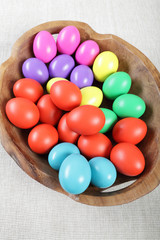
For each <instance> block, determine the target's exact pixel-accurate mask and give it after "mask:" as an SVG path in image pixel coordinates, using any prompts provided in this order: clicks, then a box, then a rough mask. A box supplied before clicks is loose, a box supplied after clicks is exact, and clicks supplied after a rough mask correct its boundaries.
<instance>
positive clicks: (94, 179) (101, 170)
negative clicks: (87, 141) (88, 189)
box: [89, 157, 117, 188]
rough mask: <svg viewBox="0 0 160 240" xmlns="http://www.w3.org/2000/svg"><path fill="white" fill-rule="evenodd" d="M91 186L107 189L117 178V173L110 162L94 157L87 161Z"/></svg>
mask: <svg viewBox="0 0 160 240" xmlns="http://www.w3.org/2000/svg"><path fill="white" fill-rule="evenodd" d="M89 165H90V167H91V184H92V185H94V186H96V187H98V188H108V187H110V186H112V185H113V183H114V182H115V180H116V178H117V171H116V168H115V166H114V165H113V163H112V162H111V161H109V160H108V159H107V158H104V157H95V158H92V159H91V160H90V161H89Z"/></svg>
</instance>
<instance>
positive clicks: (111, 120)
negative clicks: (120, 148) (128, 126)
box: [99, 108, 118, 133]
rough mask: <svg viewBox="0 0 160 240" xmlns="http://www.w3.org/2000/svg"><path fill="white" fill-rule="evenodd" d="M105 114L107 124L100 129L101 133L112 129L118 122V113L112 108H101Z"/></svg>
mask: <svg viewBox="0 0 160 240" xmlns="http://www.w3.org/2000/svg"><path fill="white" fill-rule="evenodd" d="M100 109H101V110H102V112H103V113H104V115H105V124H104V126H103V128H102V129H101V130H100V131H99V132H100V133H106V132H108V131H109V130H111V129H112V127H113V126H114V125H115V123H116V122H117V120H118V118H117V115H116V114H115V113H114V112H113V111H112V110H110V109H107V108H100Z"/></svg>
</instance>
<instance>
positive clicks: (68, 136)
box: [57, 113, 79, 143]
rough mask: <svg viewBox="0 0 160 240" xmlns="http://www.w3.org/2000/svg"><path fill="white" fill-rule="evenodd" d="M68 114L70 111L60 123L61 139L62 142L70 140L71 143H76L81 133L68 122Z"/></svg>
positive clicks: (59, 134)
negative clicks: (73, 129)
mask: <svg viewBox="0 0 160 240" xmlns="http://www.w3.org/2000/svg"><path fill="white" fill-rule="evenodd" d="M67 116H68V113H65V114H64V115H63V116H62V117H61V119H60V121H59V123H58V128H57V130H58V136H59V140H60V141H62V142H69V143H76V142H77V140H78V137H79V134H78V133H76V132H74V131H72V130H71V129H70V128H69V127H68V125H67V122H66V118H67Z"/></svg>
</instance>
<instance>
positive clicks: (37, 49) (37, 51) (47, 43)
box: [33, 31, 57, 63]
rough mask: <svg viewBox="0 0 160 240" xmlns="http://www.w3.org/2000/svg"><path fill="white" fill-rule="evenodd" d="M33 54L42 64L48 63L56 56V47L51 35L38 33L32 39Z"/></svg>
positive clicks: (45, 32) (43, 32) (44, 32)
mask: <svg viewBox="0 0 160 240" xmlns="http://www.w3.org/2000/svg"><path fill="white" fill-rule="evenodd" d="M33 52H34V55H35V57H36V58H38V59H40V60H41V61H43V62H44V63H48V62H50V61H51V60H52V59H53V58H54V57H55V56H56V54H57V46H56V42H55V40H54V38H53V36H52V34H51V33H49V32H47V31H40V32H39V33H38V34H37V35H36V36H35V38H34V41H33Z"/></svg>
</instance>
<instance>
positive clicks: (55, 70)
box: [49, 54, 75, 78]
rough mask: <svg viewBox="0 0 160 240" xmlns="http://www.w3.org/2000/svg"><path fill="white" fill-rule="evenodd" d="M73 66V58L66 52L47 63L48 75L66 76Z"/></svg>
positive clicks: (53, 76)
mask: <svg viewBox="0 0 160 240" xmlns="http://www.w3.org/2000/svg"><path fill="white" fill-rule="evenodd" d="M74 66H75V62H74V59H73V58H72V57H71V56H70V55H67V54H61V55H58V56H57V57H55V58H54V59H53V60H52V61H51V62H50V64H49V75H50V77H51V78H55V77H62V78H67V77H68V76H69V74H70V73H71V71H72V69H73V68H74Z"/></svg>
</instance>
